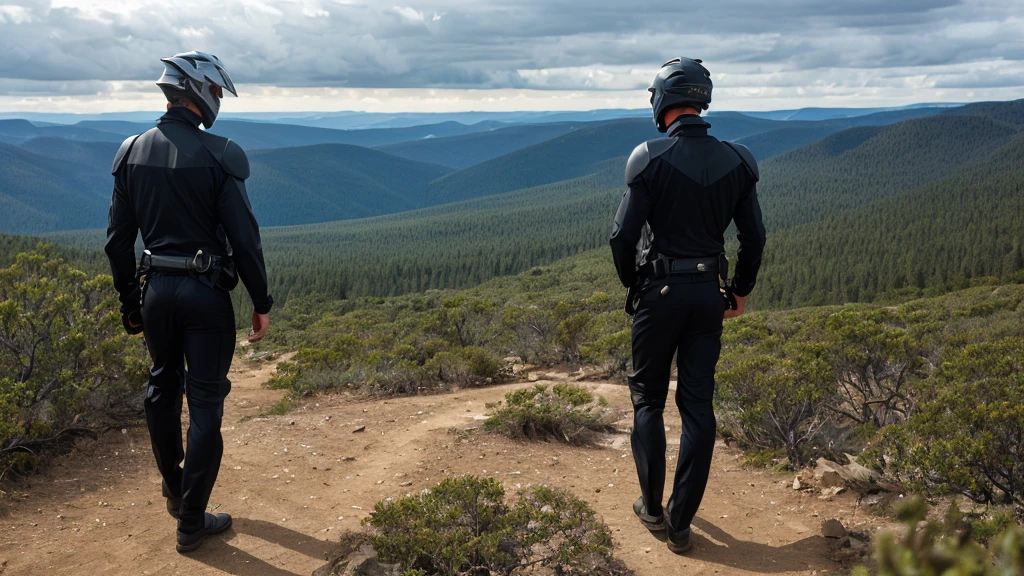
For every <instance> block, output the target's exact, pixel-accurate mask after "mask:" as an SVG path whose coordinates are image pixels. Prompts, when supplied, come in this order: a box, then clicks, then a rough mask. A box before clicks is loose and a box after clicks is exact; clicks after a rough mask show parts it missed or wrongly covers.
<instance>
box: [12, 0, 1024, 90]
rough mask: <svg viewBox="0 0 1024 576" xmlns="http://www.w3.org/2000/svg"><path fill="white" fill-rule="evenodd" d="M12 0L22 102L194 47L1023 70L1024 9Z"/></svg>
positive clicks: (508, 82) (337, 57)
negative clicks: (995, 65) (26, 96)
mask: <svg viewBox="0 0 1024 576" xmlns="http://www.w3.org/2000/svg"><path fill="white" fill-rule="evenodd" d="M3 1H4V0H0V54H2V55H3V57H2V58H0V78H2V79H6V80H0V91H4V92H6V93H8V94H12V93H22V92H19V90H21V91H23V90H24V87H25V86H29V87H36V86H41V85H44V84H46V83H50V82H52V83H62V84H53V86H54V87H55V88H54V91H55V92H59V91H61V90H64V91H66V92H70V91H72V90H74V89H76V88H79V87H84V86H90V87H91V86H92V84H90V82H95V81H111V80H151V79H154V78H156V76H158V75H159V72H160V68H159V63H158V62H157V58H158V57H160V56H165V55H170V54H173V53H175V52H179V51H182V50H187V49H192V48H199V49H204V50H208V51H211V52H213V53H216V54H218V55H219V56H221V57H222V58H223V59H224V60H225V62H226V63H227V64H228V66H229V70H230V71H231V72H232V74H233V75H234V76H235V79H236V81H240V82H250V83H262V84H274V85H281V86H347V87H447V88H497V87H542V88H596V89H600V88H635V87H638V86H641V85H642V84H643V83H644V82H645V80H640V79H639V78H640V76H641V75H629V74H625V75H624V71H625V72H628V71H629V70H630V69H637V68H639V69H643V70H645V71H647V70H650V69H652V68H654V67H656V66H657V65H658V64H660V63H661V62H662V61H663V60H665V59H666V58H669V57H672V56H675V55H688V56H693V57H702V58H704V59H705V60H706V61H708V62H709V64H711V65H712V66H713V69H714V70H715V71H716V72H717V71H729V72H730V73H735V74H745V73H754V74H756V73H758V72H759V71H762V70H765V71H768V70H775V71H776V72H780V71H781V72H786V73H788V74H789V75H788V76H781V77H776V78H775V81H776V82H789V83H790V84H791V85H792V84H794V83H799V82H803V81H805V80H806V79H807V78H813V77H814V76H815V74H814V71H816V70H824V69H830V70H832V69H840V70H841V69H874V70H878V71H879V72H880V75H881V76H882V77H885V75H884V74H882V73H881V71H884V70H898V71H899V72H898V74H899V75H904V76H905V75H913V70H912V69H913V68H915V67H942V66H962V65H969V64H970V63H972V62H993V61H1004V62H1010V63H1020V62H1021V61H1024V40H1022V39H1021V34H1020V30H1021V27H1022V26H1024V9H1022V8H1021V2H1019V0H904V1H892V0H865V1H861V2H822V1H820V0H776V1H774V2H770V3H769V2H764V1H762V0H737V1H732V2H719V3H705V5H704V6H702V7H701V8H700V9H698V10H694V9H692V4H687V3H682V2H678V1H676V0H673V1H671V2H670V1H664V0H658V1H654V2H643V3H639V4H634V3H626V2H622V1H621V0H614V1H613V0H594V1H592V2H588V3H586V4H585V5H581V3H580V2H578V0H546V1H545V0H493V1H475V0H437V1H434V2H425V1H424V2H421V1H419V0H396V1H395V3H391V2H379V1H374V2H368V3H359V2H341V1H323V0H293V1H291V2H263V1H259V0H229V1H227V2H216V3H214V2H197V1H195V0H178V1H175V2H165V1H154V0H135V1H133V0H125V1H124V2H111V1H108V2H99V3H96V2H85V1H82V2H78V3H76V2H72V1H70V0H65V1H64V2H60V3H51V2H49V1H40V0H30V1H27V2H24V1H23V2H20V3H19V4H18V5H17V6H13V5H3V4H2V2H3ZM1019 68H1020V66H1017V68H1016V69H1017V70H1018V71H1019ZM602 69H608V70H611V71H612V72H613V73H611V74H610V75H609V74H602V73H600V72H602ZM595 71H596V72H595ZM645 74H646V72H645ZM634 76H635V77H634ZM1018 77H1019V74H1017V73H1016V72H1014V73H1013V74H1010V73H1004V74H1003V75H1002V76H1000V78H999V82H1006V81H1013V80H1007V78H1018ZM941 81H942V82H950V83H955V80H952V79H948V80H941ZM26 82H28V83H29V84H26ZM581 82H582V83H581ZM951 85H952V84H951ZM1000 85H1001V84H1000ZM59 86H64V88H59Z"/></svg>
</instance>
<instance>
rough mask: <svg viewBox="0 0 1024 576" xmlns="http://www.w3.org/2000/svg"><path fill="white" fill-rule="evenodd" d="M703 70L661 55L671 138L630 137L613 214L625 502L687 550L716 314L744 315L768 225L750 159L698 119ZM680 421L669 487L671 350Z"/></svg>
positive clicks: (699, 484)
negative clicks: (621, 297) (624, 334)
mask: <svg viewBox="0 0 1024 576" xmlns="http://www.w3.org/2000/svg"><path fill="white" fill-rule="evenodd" d="M711 90H712V83H711V74H710V73H709V72H708V71H707V69H705V68H704V66H702V65H701V61H700V60H691V59H688V58H677V59H675V60H672V61H670V62H667V63H665V65H664V66H663V67H662V68H661V71H660V72H658V75H657V77H655V79H654V82H653V83H652V85H651V88H650V92H651V106H652V108H653V110H654V122H655V124H657V126H658V130H659V131H660V132H663V133H667V134H668V137H667V138H659V139H657V140H651V141H648V142H645V143H643V144H641V145H640V146H637V148H636V149H635V150H634V151H633V154H632V155H631V156H630V158H629V162H628V163H627V166H626V185H627V190H626V193H625V195H624V196H623V198H622V203H621V205H620V206H619V210H618V212H617V213H616V215H615V224H614V226H613V228H612V236H611V247H612V255H613V258H614V260H615V268H616V270H617V272H618V274H619V279H620V280H621V281H622V284H623V286H626V287H627V288H629V289H630V290H629V296H628V297H627V304H626V308H627V312H630V313H635V315H634V317H633V374H632V376H630V378H629V390H630V397H631V400H632V402H633V433H632V438H631V440H632V447H633V458H634V460H635V461H636V469H637V474H638V476H639V479H640V490H641V496H640V498H639V499H637V501H636V502H635V503H634V505H633V511H634V512H635V513H636V515H637V516H638V517H639V518H640V521H641V523H643V525H644V526H646V527H647V528H648V529H650V530H667V536H668V547H669V549H671V550H672V551H673V552H676V553H683V552H686V551H687V550H689V549H690V547H691V546H692V545H691V543H690V522H691V521H692V520H693V517H694V515H695V514H696V513H697V508H698V507H699V506H700V501H701V498H702V497H703V496H704V488H705V486H706V484H707V480H708V472H709V471H710V468H711V456H712V451H713V449H714V445H715V415H714V412H713V411H712V406H711V401H712V397H713V395H714V389H715V365H716V364H717V363H718V355H719V351H720V350H721V336H722V319H723V317H725V318H731V317H733V316H738V315H740V314H742V313H743V310H744V307H745V305H746V296H747V294H749V293H750V291H751V290H753V288H754V282H755V281H756V280H757V271H758V268H759V267H760V264H761V252H762V249H763V247H764V242H765V233H764V226H763V224H762V223H761V209H760V207H759V206H758V203H757V190H756V184H757V180H758V169H757V163H756V162H755V161H754V158H753V156H752V155H751V154H750V151H749V150H747V149H746V148H745V147H743V146H742V145H739V144H730V143H728V142H720V141H718V140H717V139H715V138H714V137H712V136H709V135H708V128H709V127H710V124H708V123H707V122H705V121H704V120H703V119H701V117H700V113H701V111H702V110H707V108H708V105H709V104H710V103H711ZM730 222H735V223H736V229H737V231H738V237H739V242H740V249H739V257H738V260H737V262H736V274H735V276H734V277H733V278H732V280H729V281H726V282H725V283H724V284H720V283H719V281H720V279H722V280H724V279H725V278H726V276H727V274H728V270H727V268H728V263H727V262H726V260H725V257H724V252H725V231H726V228H728V226H729V223H730ZM673 355H676V356H677V360H676V364H677V367H678V373H679V380H678V386H677V389H676V405H677V406H678V407H679V411H680V413H681V415H682V419H683V433H682V435H681V437H680V440H679V461H678V463H677V465H676V473H675V480H674V482H673V490H672V494H671V496H670V498H669V500H668V504H667V506H665V507H664V508H663V507H662V497H663V495H664V486H665V448H666V442H665V424H664V419H663V415H662V412H663V411H664V409H665V400H666V397H667V396H668V389H669V373H670V371H671V364H672V356H673Z"/></svg>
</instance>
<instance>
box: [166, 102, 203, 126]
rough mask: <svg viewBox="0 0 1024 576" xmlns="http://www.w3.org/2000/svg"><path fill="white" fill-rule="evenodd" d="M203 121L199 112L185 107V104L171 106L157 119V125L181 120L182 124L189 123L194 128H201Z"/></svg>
mask: <svg viewBox="0 0 1024 576" xmlns="http://www.w3.org/2000/svg"><path fill="white" fill-rule="evenodd" d="M202 121H203V119H202V118H200V117H199V115H198V114H196V113H195V112H193V111H191V110H189V109H188V108H185V107H184V106H175V107H174V108H171V109H170V110H168V111H167V112H166V113H164V115H163V116H161V117H160V119H159V120H157V121H156V123H157V125H158V126H159V125H160V124H165V123H167V122H181V123H182V124H188V125H189V126H192V127H193V128H199V124H200V123H201V122H202Z"/></svg>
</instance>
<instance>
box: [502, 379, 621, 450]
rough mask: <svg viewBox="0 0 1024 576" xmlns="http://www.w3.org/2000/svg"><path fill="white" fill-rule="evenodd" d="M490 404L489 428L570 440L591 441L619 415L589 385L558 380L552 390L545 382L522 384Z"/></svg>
mask: <svg viewBox="0 0 1024 576" xmlns="http://www.w3.org/2000/svg"><path fill="white" fill-rule="evenodd" d="M488 408H489V409H490V417H489V418H488V419H487V421H486V422H485V423H484V426H485V428H486V429H487V430H488V431H489V432H495V433H499V434H504V435H506V436H509V437H511V438H517V439H518V438H525V439H530V440H538V439H548V438H552V439H554V440H557V441H560V442H565V443H567V444H585V443H587V442H589V441H590V440H592V439H593V437H594V434H595V433H597V432H605V431H609V430H610V429H611V422H613V421H614V419H615V418H614V416H613V415H612V412H611V410H609V409H608V408H607V401H606V400H605V399H604V398H597V399H596V400H595V398H594V396H593V394H591V393H590V391H588V390H587V389H586V388H583V387H582V386H576V385H573V384H556V385H555V386H554V388H552V389H550V390H549V389H548V387H547V386H542V385H537V386H534V387H532V388H522V389H520V390H515V391H513V392H509V393H508V394H506V395H505V401H504V403H500V402H499V403H497V404H489V405H488Z"/></svg>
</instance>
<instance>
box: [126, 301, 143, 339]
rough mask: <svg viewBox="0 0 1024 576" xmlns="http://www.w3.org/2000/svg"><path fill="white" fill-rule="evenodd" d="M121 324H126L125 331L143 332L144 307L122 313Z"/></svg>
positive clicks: (131, 332)
mask: <svg viewBox="0 0 1024 576" xmlns="http://www.w3.org/2000/svg"><path fill="white" fill-rule="evenodd" d="M121 325H122V326H124V331H125V332H127V333H129V334H131V335H135V334H141V333H142V308H136V309H135V310H132V311H131V312H122V313H121Z"/></svg>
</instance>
